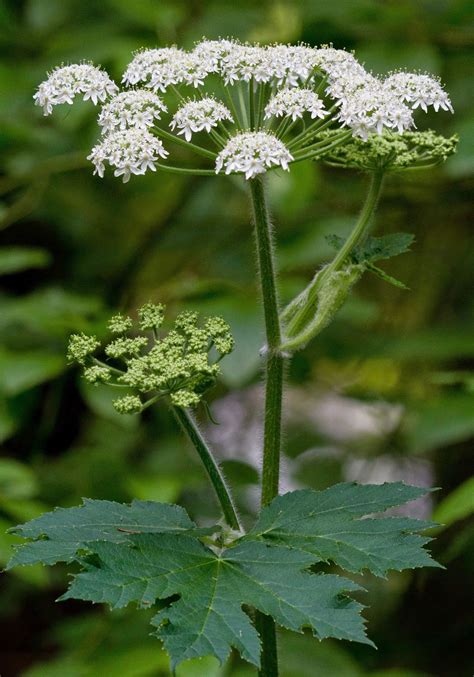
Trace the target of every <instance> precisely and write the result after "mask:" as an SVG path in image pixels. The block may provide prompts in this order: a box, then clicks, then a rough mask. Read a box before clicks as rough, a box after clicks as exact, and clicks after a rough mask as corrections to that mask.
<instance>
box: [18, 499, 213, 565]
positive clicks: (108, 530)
mask: <svg viewBox="0 0 474 677" xmlns="http://www.w3.org/2000/svg"><path fill="white" fill-rule="evenodd" d="M12 532H13V533H15V534H17V535H19V536H23V538H29V539H35V540H32V541H31V542H30V543H26V544H25V545H23V546H21V547H20V548H19V549H18V550H17V551H16V553H15V554H14V556H13V557H12V559H11V560H10V562H9V563H8V567H7V569H11V568H12V567H14V566H17V565H26V564H35V563H36V562H42V563H43V564H56V563H57V562H71V561H72V560H74V559H75V558H76V554H77V553H78V551H81V550H85V549H88V548H91V547H92V549H95V547H96V546H95V545H94V546H91V544H92V543H93V542H94V541H99V540H100V541H112V542H123V541H127V539H128V538H129V536H130V535H131V534H137V533H148V534H149V533H173V534H176V533H189V532H191V533H193V534H195V535H205V534H209V533H213V532H215V529H214V528H209V529H207V528H206V529H197V528H196V525H195V524H194V522H192V521H191V520H190V518H189V517H188V515H187V513H186V511H185V510H184V509H183V508H181V507H180V506H177V505H169V504H166V503H156V502H153V501H133V502H132V503H131V504H130V505H127V504H122V503H115V502H113V501H98V500H91V499H87V498H86V499H84V503H83V505H82V506H77V507H74V508H56V510H53V511H52V512H47V513H45V514H44V515H41V517H38V518H36V519H34V520H31V521H30V522H26V524H21V525H20V526H18V527H15V528H14V529H12ZM36 539H37V540H36Z"/></svg>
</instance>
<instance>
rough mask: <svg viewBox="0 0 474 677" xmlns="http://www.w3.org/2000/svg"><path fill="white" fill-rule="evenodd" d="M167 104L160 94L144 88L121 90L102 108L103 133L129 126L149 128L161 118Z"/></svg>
mask: <svg viewBox="0 0 474 677" xmlns="http://www.w3.org/2000/svg"><path fill="white" fill-rule="evenodd" d="M163 111H166V106H165V104H164V103H163V101H162V100H161V99H160V97H159V96H157V95H156V94H153V92H149V91H147V90H144V89H132V90H129V91H125V92H120V94H117V96H115V97H114V98H113V99H112V100H111V101H109V102H108V103H107V104H105V106H104V107H103V108H102V110H101V112H100V115H99V118H98V123H99V125H100V127H101V128H102V133H103V134H108V133H109V132H113V131H116V130H124V129H127V127H136V128H137V129H147V128H148V127H152V126H153V124H154V121H155V120H159V118H160V116H161V113H162V112H163Z"/></svg>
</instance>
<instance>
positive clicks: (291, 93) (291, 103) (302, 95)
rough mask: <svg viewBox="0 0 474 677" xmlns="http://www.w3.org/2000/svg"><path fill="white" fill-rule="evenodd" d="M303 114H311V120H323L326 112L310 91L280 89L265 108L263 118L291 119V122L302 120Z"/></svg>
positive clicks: (296, 88)
mask: <svg viewBox="0 0 474 677" xmlns="http://www.w3.org/2000/svg"><path fill="white" fill-rule="evenodd" d="M304 113H311V118H312V119H314V118H324V117H325V116H326V114H327V111H326V109H325V107H324V103H323V102H322V100H321V99H320V98H319V96H318V95H317V94H316V92H313V90H311V89H303V88H299V87H292V88H287V89H281V90H280V91H279V92H277V93H276V94H275V95H274V96H272V98H271V99H270V101H269V102H268V104H267V105H266V107H265V118H267V119H268V118H270V117H272V116H275V117H286V116H288V117H291V119H292V120H293V121H295V120H297V119H298V118H302V117H303V115H304Z"/></svg>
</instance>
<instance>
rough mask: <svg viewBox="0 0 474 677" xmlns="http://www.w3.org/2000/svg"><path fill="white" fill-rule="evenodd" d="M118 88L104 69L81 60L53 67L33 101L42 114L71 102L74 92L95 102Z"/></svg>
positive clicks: (47, 113)
mask: <svg viewBox="0 0 474 677" xmlns="http://www.w3.org/2000/svg"><path fill="white" fill-rule="evenodd" d="M117 92H118V87H117V85H116V84H115V82H113V80H111V79H110V77H109V76H108V75H107V73H106V72H105V71H103V70H101V69H100V68H96V67H95V66H93V65H92V64H89V63H80V64H73V65H71V66H60V67H59V68H56V69H55V70H54V71H53V72H52V73H50V74H49V76H48V79H47V80H45V81H44V82H42V83H41V84H40V86H39V87H38V91H37V92H36V94H35V95H34V97H33V98H34V101H35V103H36V105H37V106H41V107H42V108H43V112H44V114H45V115H50V114H51V113H52V111H53V106H57V105H59V104H61V103H69V104H72V103H73V101H74V97H75V96H76V95H77V94H83V99H84V101H88V100H89V99H90V100H91V101H92V103H94V104H97V102H98V101H105V100H106V98H107V97H108V96H113V95H114V94H116V93H117Z"/></svg>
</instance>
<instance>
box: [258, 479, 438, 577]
mask: <svg viewBox="0 0 474 677" xmlns="http://www.w3.org/2000/svg"><path fill="white" fill-rule="evenodd" d="M426 493H427V490H426V489H422V488H419V487H410V486H407V485H405V484H402V483H394V484H385V485H357V484H355V483H354V484H350V483H348V484H337V485H334V486H333V487H330V488H329V489H326V490H325V491H320V492H315V491H310V490H302V491H295V492H291V493H289V494H285V495H284V496H280V497H278V498H276V499H275V500H274V501H273V502H272V503H271V504H270V506H268V507H267V508H265V510H263V511H262V513H261V516H260V518H259V520H258V522H257V524H256V525H255V526H254V528H253V529H252V530H251V531H250V532H249V534H248V538H256V539H258V540H262V541H264V542H269V543H273V544H281V545H286V547H289V548H297V549H299V550H301V551H304V552H308V553H310V554H311V555H312V556H313V558H314V561H323V562H328V561H330V562H333V563H335V564H337V565H338V566H340V567H342V568H344V569H346V570H347V571H351V572H362V571H364V570H368V571H370V572H372V573H373V574H375V575H376V576H385V575H386V573H387V571H389V570H397V571H401V570H403V569H406V568H417V567H423V566H439V565H437V564H436V562H434V561H433V560H432V559H431V557H430V555H429V553H428V552H427V551H426V550H424V549H423V546H424V545H425V544H426V543H427V542H428V541H429V539H427V538H425V537H423V536H420V535H418V534H417V533H416V532H418V531H423V530H425V529H427V528H430V527H432V526H433V525H432V524H431V523H427V522H421V521H418V520H412V519H406V518H396V517H389V518H386V517H385V518H383V517H382V518H376V519H373V518H367V515H370V514H373V513H379V512H383V511H385V510H387V509H388V508H393V507H395V506H398V505H402V504H404V503H406V502H408V501H412V500H415V499H417V498H420V497H421V496H423V495H424V494H426ZM362 517H363V518H364V519H360V518H362Z"/></svg>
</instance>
